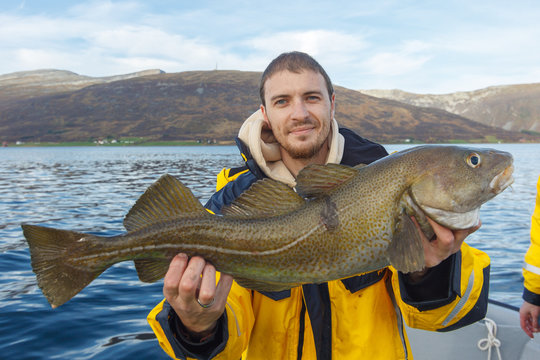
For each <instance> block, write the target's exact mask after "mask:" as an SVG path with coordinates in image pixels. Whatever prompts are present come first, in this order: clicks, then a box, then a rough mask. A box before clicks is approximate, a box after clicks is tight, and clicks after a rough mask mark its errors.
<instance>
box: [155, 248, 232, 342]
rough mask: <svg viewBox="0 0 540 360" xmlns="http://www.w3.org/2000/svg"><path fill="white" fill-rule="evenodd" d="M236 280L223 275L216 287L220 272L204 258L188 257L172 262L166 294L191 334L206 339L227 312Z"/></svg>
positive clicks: (176, 258)
mask: <svg viewBox="0 0 540 360" xmlns="http://www.w3.org/2000/svg"><path fill="white" fill-rule="evenodd" d="M232 281H233V278H232V277H231V276H230V275H226V274H221V277H220V279H219V283H218V284H217V286H216V269H215V268H214V266H213V265H211V264H209V263H207V262H206V261H205V260H204V259H203V258H201V257H198V256H195V257H193V258H191V259H188V257H187V256H186V255H185V254H178V255H176V256H175V257H174V258H173V260H172V261H171V265H170V266H169V270H168V271H167V274H166V275H165V279H164V283H163V294H164V295H165V298H166V299H167V302H168V303H169V304H170V305H171V306H172V308H173V309H174V311H175V312H176V314H177V315H178V317H179V318H180V321H182V324H184V326H185V327H186V329H188V330H189V331H190V333H191V335H193V336H195V337H198V338H203V337H205V336H207V335H209V334H211V333H212V331H214V328H215V326H216V324H217V320H218V319H219V318H220V316H221V315H222V314H223V311H225V304H226V302H227V296H228V295H229V291H230V290H231V285H232Z"/></svg>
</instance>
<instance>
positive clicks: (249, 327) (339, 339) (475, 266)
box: [148, 129, 490, 360]
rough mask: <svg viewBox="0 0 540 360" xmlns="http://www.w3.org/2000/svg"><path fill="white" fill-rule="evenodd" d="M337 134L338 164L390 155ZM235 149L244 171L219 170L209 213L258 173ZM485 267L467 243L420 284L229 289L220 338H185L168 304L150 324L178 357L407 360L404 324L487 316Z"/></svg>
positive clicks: (388, 275)
mask: <svg viewBox="0 0 540 360" xmlns="http://www.w3.org/2000/svg"><path fill="white" fill-rule="evenodd" d="M340 132H341V133H342V134H343V135H344V137H345V154H347V156H344V159H343V161H342V163H345V164H347V165H355V164H357V163H369V162H371V161H373V160H375V159H376V158H380V157H382V156H385V155H386V151H385V150H384V148H382V147H380V146H379V145H377V144H373V143H370V142H368V141H367V140H365V139H362V138H360V137H358V135H356V134H354V133H352V132H350V131H347V130H346V129H340ZM239 146H240V147H241V151H242V154H243V155H244V158H245V160H246V165H247V167H246V168H244V169H225V170H224V171H222V172H221V173H220V175H219V176H218V188H220V187H222V186H223V189H222V190H221V191H219V192H217V193H216V194H215V195H214V196H213V197H212V198H211V199H210V201H209V202H208V203H207V204H206V206H207V207H208V208H209V209H210V210H212V211H214V212H219V205H220V204H222V203H229V202H230V201H232V199H228V197H230V198H235V197H236V196H238V195H239V194H240V193H241V192H242V191H244V190H245V189H247V188H248V187H249V186H250V184H252V183H253V182H254V181H256V180H257V169H256V167H255V166H254V164H253V163H250V158H249V155H247V156H246V154H248V152H247V151H246V150H245V149H242V144H241V143H240V144H239ZM350 149H354V150H355V151H349V150H350ZM351 154H357V155H355V156H353V155H351ZM247 169H249V171H248V170H247ZM231 180H234V181H232V182H231ZM489 263H490V261H489V257H488V256H487V255H486V254H485V253H483V252H481V251H479V250H476V249H474V248H471V247H469V246H468V245H467V244H463V246H462V249H461V251H460V252H458V253H457V254H455V255H453V256H451V257H449V258H448V259H447V260H445V261H444V262H443V263H441V264H440V265H439V266H437V267H435V268H432V269H431V270H430V272H429V273H428V274H427V275H426V277H425V278H424V279H423V280H422V281H421V282H420V283H418V284H411V283H409V282H408V280H407V277H406V276H404V275H403V274H402V273H399V272H397V271H396V270H395V269H393V268H392V267H388V268H384V269H382V270H380V271H374V272H369V273H366V274H360V275H357V276H353V277H350V278H346V279H340V280H335V281H330V282H328V283H323V284H307V285H303V286H301V287H296V288H293V289H290V290H286V291H280V292H269V293H261V292H257V291H252V290H248V289H245V288H243V287H241V286H239V285H238V284H236V283H233V286H232V289H231V292H230V294H229V297H228V301H227V305H226V311H225V313H224V314H223V316H222V318H221V319H220V320H219V322H218V329H217V331H216V334H215V336H214V337H213V338H212V339H210V340H206V341H205V342H204V343H198V344H194V343H191V342H190V341H189V340H188V339H185V338H184V337H183V336H182V334H181V332H180V331H178V325H177V323H178V321H179V320H178V317H177V315H176V314H175V313H174V311H173V310H172V308H171V307H170V305H169V304H168V303H167V302H166V301H165V300H163V301H162V302H161V303H159V304H158V305H157V306H156V307H155V308H154V309H153V310H152V312H151V313H150V314H149V315H148V322H149V323H150V325H151V327H152V329H153V330H154V332H155V334H156V336H157V339H158V341H159V344H160V345H161V347H162V348H163V350H165V352H166V353H167V354H168V355H169V356H171V357H172V358H176V359H192V358H199V359H202V358H215V359H234V360H236V359H240V358H243V359H280V360H282V359H318V360H324V359H371V360H376V359H384V360H388V359H412V358H413V356H412V354H411V349H410V346H409V342H408V339H407V334H406V333H405V329H404V322H405V323H407V324H408V325H409V326H411V327H415V328H420V329H426V330H433V331H449V330H453V329H457V328H459V327H462V326H465V325H468V324H470V323H472V322H474V321H477V320H480V319H482V318H483V317H484V316H485V312H486V309H487V295H488V291H487V287H488V283H489Z"/></svg>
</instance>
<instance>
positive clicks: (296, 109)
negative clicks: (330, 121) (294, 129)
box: [292, 100, 309, 120]
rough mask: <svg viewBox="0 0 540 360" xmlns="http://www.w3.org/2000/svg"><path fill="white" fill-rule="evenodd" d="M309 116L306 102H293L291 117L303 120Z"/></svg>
mask: <svg viewBox="0 0 540 360" xmlns="http://www.w3.org/2000/svg"><path fill="white" fill-rule="evenodd" d="M308 116H309V112H308V111H307V107H306V104H305V103H304V102H303V101H300V100H297V101H294V102H293V112H292V118H293V119H296V120H304V119H306V118H307V117H308Z"/></svg>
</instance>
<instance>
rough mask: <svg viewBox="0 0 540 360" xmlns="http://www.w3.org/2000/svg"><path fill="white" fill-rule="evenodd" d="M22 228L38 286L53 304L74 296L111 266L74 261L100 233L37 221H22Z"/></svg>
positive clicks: (90, 245)
mask: <svg viewBox="0 0 540 360" xmlns="http://www.w3.org/2000/svg"><path fill="white" fill-rule="evenodd" d="M22 229H23V234H24V236H25V237H26V241H27V242H28V247H29V248H30V258H31V262H32V269H33V270H34V273H35V274H36V278H37V283H38V286H39V287H40V289H41V291H42V292H43V295H45V297H46V298H47V300H48V301H49V303H50V304H51V306H52V307H53V308H56V307H58V306H60V305H62V304H63V303H65V302H66V301H68V300H69V299H71V298H72V297H73V296H75V295H76V294H77V293H78V292H79V291H81V290H82V289H83V288H85V287H86V286H87V285H88V284H89V283H90V282H92V280H94V279H95V278H97V277H98V276H99V275H100V274H101V273H102V272H103V271H105V269H107V268H108V267H109V266H108V265H106V264H104V265H103V266H99V267H97V268H94V269H91V268H85V267H83V266H77V265H76V264H74V263H72V262H70V261H71V259H72V258H75V257H76V255H77V254H79V253H82V251H83V249H84V248H95V246H96V241H95V240H97V239H100V237H98V236H95V235H89V234H83V233H78V232H75V231H67V230H59V229H53V228H47V227H42V226H36V225H22ZM93 240H94V241H93Z"/></svg>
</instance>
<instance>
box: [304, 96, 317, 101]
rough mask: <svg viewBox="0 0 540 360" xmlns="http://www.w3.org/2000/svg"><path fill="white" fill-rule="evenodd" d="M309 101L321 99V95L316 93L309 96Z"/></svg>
mask: <svg viewBox="0 0 540 360" xmlns="http://www.w3.org/2000/svg"><path fill="white" fill-rule="evenodd" d="M307 99H308V101H319V97H318V96H315V95H311V96H308V98H307Z"/></svg>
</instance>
